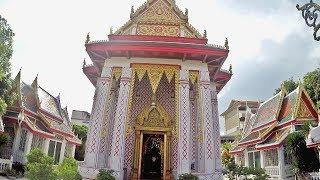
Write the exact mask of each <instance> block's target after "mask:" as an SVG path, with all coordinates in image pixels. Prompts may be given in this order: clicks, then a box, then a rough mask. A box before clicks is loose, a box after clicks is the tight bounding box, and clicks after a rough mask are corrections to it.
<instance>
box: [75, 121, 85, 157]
mask: <svg viewBox="0 0 320 180" xmlns="http://www.w3.org/2000/svg"><path fill="white" fill-rule="evenodd" d="M72 129H73V131H74V133H75V134H76V135H77V136H78V137H79V138H80V139H82V144H81V145H80V146H77V147H76V151H75V156H74V157H75V159H76V160H78V161H83V160H84V153H85V149H86V146H85V144H86V141H87V133H88V127H87V126H85V125H77V124H74V125H73V126H72Z"/></svg>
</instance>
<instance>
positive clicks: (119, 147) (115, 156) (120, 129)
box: [109, 67, 131, 179]
mask: <svg viewBox="0 0 320 180" xmlns="http://www.w3.org/2000/svg"><path fill="white" fill-rule="evenodd" d="M130 81H131V68H129V67H124V68H123V69H122V75H121V79H120V89H119V96H118V102H117V110H116V115H115V121H114V128H113V137H112V142H111V146H112V147H111V154H110V158H109V167H110V169H112V170H114V171H115V172H114V175H115V177H116V179H123V163H124V134H125V120H126V118H127V115H128V105H129V92H130V87H131V85H130Z"/></svg>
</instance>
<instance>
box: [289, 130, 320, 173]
mask: <svg viewBox="0 0 320 180" xmlns="http://www.w3.org/2000/svg"><path fill="white" fill-rule="evenodd" d="M287 151H288V154H292V159H293V169H294V170H295V172H296V173H297V174H302V175H303V174H306V173H308V172H314V171H318V170H319V168H320V162H319V159H318V156H317V151H316V150H315V149H314V148H307V146H306V141H305V135H304V134H303V133H302V132H293V133H291V134H289V135H288V137H287Z"/></svg>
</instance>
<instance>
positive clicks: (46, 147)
mask: <svg viewBox="0 0 320 180" xmlns="http://www.w3.org/2000/svg"><path fill="white" fill-rule="evenodd" d="M49 144H50V139H49V138H45V139H44V143H43V148H42V149H43V153H44V154H45V155H48V151H49Z"/></svg>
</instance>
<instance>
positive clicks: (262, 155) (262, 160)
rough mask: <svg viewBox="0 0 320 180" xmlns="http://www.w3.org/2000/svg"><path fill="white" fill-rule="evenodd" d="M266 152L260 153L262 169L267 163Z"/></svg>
mask: <svg viewBox="0 0 320 180" xmlns="http://www.w3.org/2000/svg"><path fill="white" fill-rule="evenodd" d="M264 154H265V152H264V150H261V151H260V163H261V168H264V161H265V155H264Z"/></svg>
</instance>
